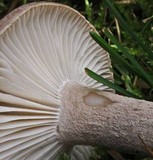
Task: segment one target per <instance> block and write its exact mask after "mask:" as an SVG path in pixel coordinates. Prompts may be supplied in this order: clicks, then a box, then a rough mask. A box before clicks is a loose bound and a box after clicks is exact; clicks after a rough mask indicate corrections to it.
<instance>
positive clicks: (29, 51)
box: [0, 2, 113, 160]
mask: <svg viewBox="0 0 153 160" xmlns="http://www.w3.org/2000/svg"><path fill="white" fill-rule="evenodd" d="M89 31H95V29H94V27H93V26H92V25H91V24H90V23H89V22H88V21H86V20H85V18H84V17H83V16H82V15H80V14H79V13H78V12H77V11H75V10H74V9H72V8H70V7H68V6H65V5H61V4H57V3H47V2H40V3H32V4H28V5H25V6H21V7H19V8H17V9H16V10H15V11H13V12H12V13H10V14H9V15H7V16H6V17H4V19H2V20H1V22H0V119H1V120H0V159H2V160H29V159H32V160H41V159H43V160H49V159H51V160H56V159H58V157H59V155H60V153H62V152H64V151H66V150H68V149H70V148H71V147H72V146H68V145H65V144H63V143H62V142H59V141H58V138H57V136H56V135H57V132H56V126H57V123H58V120H59V119H58V118H59V112H60V105H61V103H60V91H61V89H62V87H63V85H64V84H65V83H66V82H67V81H75V82H77V83H80V84H81V85H84V86H88V87H91V88H96V89H101V90H109V91H111V90H110V89H109V88H108V87H107V86H103V85H102V84H99V83H97V82H96V81H94V80H93V79H91V78H90V77H88V76H87V75H86V74H85V72H84V68H85V67H87V68H89V69H91V70H93V71H94V72H96V73H98V74H100V75H101V76H103V77H104V78H107V79H108V80H111V81H112V80H113V76H112V73H111V71H110V59H109V55H108V53H107V52H106V51H105V50H103V49H102V48H101V47H100V46H99V45H98V44H97V43H96V42H95V41H94V40H93V39H92V38H91V37H90V35H89ZM91 149H92V148H91V147H89V146H75V147H74V149H73V150H72V152H71V159H74V160H75V159H77V160H87V159H88V158H89V155H90V151H91Z"/></svg>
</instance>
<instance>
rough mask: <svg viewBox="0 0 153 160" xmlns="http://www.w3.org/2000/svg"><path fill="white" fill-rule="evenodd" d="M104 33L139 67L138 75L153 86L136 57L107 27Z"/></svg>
mask: <svg viewBox="0 0 153 160" xmlns="http://www.w3.org/2000/svg"><path fill="white" fill-rule="evenodd" d="M104 34H105V35H106V36H107V37H108V38H109V39H110V40H111V41H112V42H113V43H114V44H115V45H116V46H117V47H118V48H119V49H120V50H121V52H122V53H123V54H124V55H125V56H126V57H127V58H128V60H129V61H130V62H131V64H132V66H133V67H134V68H136V69H137V71H138V75H139V76H140V77H141V78H142V79H144V80H145V81H146V82H147V83H149V85H150V86H152V87H153V81H152V80H151V78H150V76H149V75H148V74H147V72H146V71H145V70H144V69H143V68H142V67H141V66H140V64H139V63H138V62H137V61H136V60H135V58H134V57H133V56H132V55H131V54H130V53H129V52H128V51H127V49H125V47H123V46H122V45H121V43H120V42H119V41H118V40H117V39H116V38H115V37H114V36H113V35H112V34H111V33H110V32H109V31H108V30H107V29H106V28H105V29H104Z"/></svg>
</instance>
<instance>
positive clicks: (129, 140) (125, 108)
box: [58, 82, 153, 153]
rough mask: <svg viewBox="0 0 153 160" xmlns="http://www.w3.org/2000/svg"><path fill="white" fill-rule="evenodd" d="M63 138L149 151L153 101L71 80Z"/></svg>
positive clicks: (70, 141) (65, 94)
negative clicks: (97, 88)
mask: <svg viewBox="0 0 153 160" xmlns="http://www.w3.org/2000/svg"><path fill="white" fill-rule="evenodd" d="M61 106H62V108H61V114H60V119H59V125H58V133H59V139H60V141H64V142H65V143H68V144H89V145H102V146H104V147H107V148H113V149H119V150H123V151H128V152H140V153H143V152H144V153H145V149H144V145H143V144H142V141H141V140H140V138H139V137H140V136H141V138H142V139H143V140H144V142H145V143H146V144H147V146H149V147H150V148H153V102H148V101H144V100H137V99H134V98H128V97H124V96H120V95H117V94H114V93H110V92H103V91H98V90H97V91H96V90H92V89H89V88H86V87H83V86H81V85H79V84H77V83H75V82H68V83H66V84H65V86H64V87H63V89H62V91H61Z"/></svg>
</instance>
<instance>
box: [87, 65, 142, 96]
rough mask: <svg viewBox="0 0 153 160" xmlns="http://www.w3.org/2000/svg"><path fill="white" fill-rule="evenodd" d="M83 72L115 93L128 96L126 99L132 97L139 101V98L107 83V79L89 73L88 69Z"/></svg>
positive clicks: (91, 72)
mask: <svg viewBox="0 0 153 160" xmlns="http://www.w3.org/2000/svg"><path fill="white" fill-rule="evenodd" d="M85 72H86V73H87V75H89V76H90V77H91V78H93V79H94V80H96V81H98V82H100V83H102V84H104V85H106V86H108V87H109V88H112V89H114V90H115V91H117V92H119V93H121V94H122V95H124V96H128V97H133V98H137V99H141V98H140V97H138V96H136V95H134V94H132V93H131V92H128V91H126V90H125V89H123V88H121V87H119V86H118V85H115V84H114V83H112V82H110V81H108V80H107V79H105V78H103V77H101V76H100V75H98V74H96V73H94V72H93V71H91V70H90V69H88V68H85Z"/></svg>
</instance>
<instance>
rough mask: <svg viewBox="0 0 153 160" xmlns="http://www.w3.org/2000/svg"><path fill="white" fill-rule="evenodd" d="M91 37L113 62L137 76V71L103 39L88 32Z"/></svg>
mask: <svg viewBox="0 0 153 160" xmlns="http://www.w3.org/2000/svg"><path fill="white" fill-rule="evenodd" d="M90 35H91V37H92V38H93V39H94V40H95V41H96V42H97V43H98V44H99V45H100V46H101V47H102V48H104V49H105V50H106V51H107V52H108V53H109V54H110V56H111V57H112V59H113V61H115V62H117V63H118V64H119V65H122V66H124V67H125V68H126V69H127V70H129V71H130V72H134V73H135V74H138V71H137V70H136V69H135V68H134V67H133V66H131V65H130V64H128V63H127V62H126V61H125V60H124V59H123V58H122V57H121V56H120V55H119V54H118V53H117V52H116V51H115V50H114V49H113V48H112V47H111V46H110V45H109V44H108V43H107V42H106V41H105V40H104V39H103V38H101V37H100V36H99V35H98V34H97V33H95V32H90Z"/></svg>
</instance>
